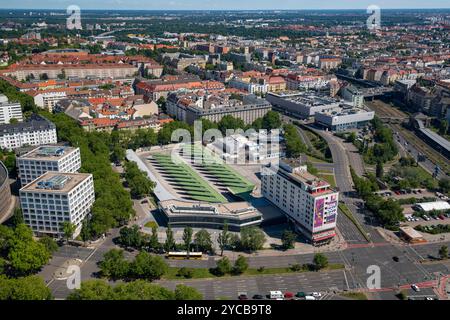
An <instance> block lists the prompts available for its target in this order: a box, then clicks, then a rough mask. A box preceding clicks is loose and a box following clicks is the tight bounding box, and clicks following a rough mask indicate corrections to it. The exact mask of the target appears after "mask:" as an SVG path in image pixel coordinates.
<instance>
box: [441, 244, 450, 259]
mask: <svg viewBox="0 0 450 320" xmlns="http://www.w3.org/2000/svg"><path fill="white" fill-rule="evenodd" d="M439 257H441V259H442V260H445V259H447V258H448V247H447V246H442V247H441V248H440V249H439Z"/></svg>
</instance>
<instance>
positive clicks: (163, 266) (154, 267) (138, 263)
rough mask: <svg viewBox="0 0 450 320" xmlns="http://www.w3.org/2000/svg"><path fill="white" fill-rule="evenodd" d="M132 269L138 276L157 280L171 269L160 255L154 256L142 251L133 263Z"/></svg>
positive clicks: (134, 274) (135, 275)
mask: <svg viewBox="0 0 450 320" xmlns="http://www.w3.org/2000/svg"><path fill="white" fill-rule="evenodd" d="M131 270H132V274H133V276H134V277H136V278H145V279H148V280H156V279H159V278H161V277H162V276H163V275H164V274H165V273H166V272H167V271H168V270H169V266H168V265H167V263H166V262H165V261H164V260H163V258H161V257H160V256H153V255H150V254H149V253H147V252H145V251H141V252H139V253H138V255H137V256H136V258H135V259H134V261H133V263H132V264H131Z"/></svg>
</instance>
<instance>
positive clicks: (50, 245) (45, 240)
mask: <svg viewBox="0 0 450 320" xmlns="http://www.w3.org/2000/svg"><path fill="white" fill-rule="evenodd" d="M39 243H41V244H43V245H44V247H45V248H46V249H47V251H48V252H49V253H53V252H55V251H56V250H58V244H57V243H56V241H55V240H54V239H53V238H51V237H49V236H44V237H42V238H41V239H39Z"/></svg>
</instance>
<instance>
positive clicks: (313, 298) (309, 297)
mask: <svg viewBox="0 0 450 320" xmlns="http://www.w3.org/2000/svg"><path fill="white" fill-rule="evenodd" d="M305 300H316V297H313V296H306V297H305Z"/></svg>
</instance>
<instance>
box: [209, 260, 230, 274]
mask: <svg viewBox="0 0 450 320" xmlns="http://www.w3.org/2000/svg"><path fill="white" fill-rule="evenodd" d="M231 269H232V267H231V262H230V259H228V258H227V257H223V258H222V259H220V260H218V261H217V265H216V268H214V270H213V273H214V274H216V275H218V276H223V275H225V274H227V273H230V272H231Z"/></svg>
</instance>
